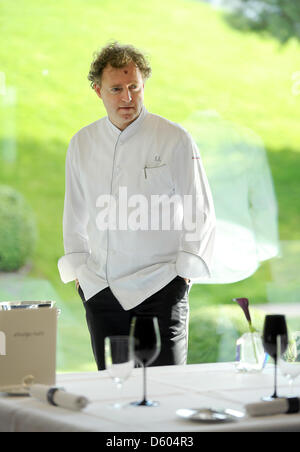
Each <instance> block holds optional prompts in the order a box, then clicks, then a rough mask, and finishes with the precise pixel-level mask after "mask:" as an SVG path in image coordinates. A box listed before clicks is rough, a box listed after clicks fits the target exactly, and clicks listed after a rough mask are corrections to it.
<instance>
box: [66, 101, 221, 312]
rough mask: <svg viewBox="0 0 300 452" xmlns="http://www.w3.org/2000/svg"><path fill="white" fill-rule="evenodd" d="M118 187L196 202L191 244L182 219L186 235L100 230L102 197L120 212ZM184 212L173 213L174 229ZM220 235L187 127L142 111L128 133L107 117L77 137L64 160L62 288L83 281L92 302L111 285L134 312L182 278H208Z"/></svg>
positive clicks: (131, 192) (130, 192)
mask: <svg viewBox="0 0 300 452" xmlns="http://www.w3.org/2000/svg"><path fill="white" fill-rule="evenodd" d="M120 187H122V188H123V189H124V187H125V188H126V190H127V196H128V198H130V197H131V196H134V195H136V194H138V195H139V194H140V195H143V196H144V197H145V198H146V199H150V197H151V195H155V194H156V195H168V196H169V197H170V196H172V195H175V194H178V195H180V197H181V198H182V199H184V195H191V196H192V199H193V203H194V207H195V209H194V213H195V212H197V213H198V217H197V221H198V223H197V224H198V228H197V231H196V234H193V237H192V238H193V240H191V236H189V239H187V237H188V232H190V231H188V227H187V226H186V225H184V222H183V218H181V220H182V226H183V227H181V228H180V229H176V228H174V229H173V228H170V230H163V228H160V229H157V230H154V229H152V228H150V229H148V230H144V229H137V230H132V229H130V228H128V227H127V228H124V227H120V225H119V224H118V225H115V226H116V227H115V228H113V227H109V228H107V229H106V230H105V229H101V228H99V223H98V220H99V207H98V206H99V196H101V195H104V194H107V195H110V196H112V197H113V198H114V200H115V205H116V206H117V207H119V204H120V200H119V195H120V193H121V192H120ZM123 204H124V203H123ZM122 208H124V205H123V207H122ZM171 210H172V209H171ZM129 211H130V212H132V206H131V207H130V206H128V212H127V213H128V215H129V214H130V212H129ZM123 212H124V211H123ZM180 212H181V214H182V209H181V210H180V208H177V209H175V208H174V209H173V211H172V212H171V215H173V217H172V219H171V220H172V221H171V224H172V222H173V221H175V217H176V218H177V220H178V217H179V218H180ZM121 216H122V214H121ZM194 217H195V215H194ZM195 221H196V220H195ZM214 233H215V213H214V207H213V201H212V196H211V192H210V188H209V185H208V181H207V178H206V175H205V172H204V169H203V166H202V162H201V158H200V155H199V151H198V148H197V146H196V144H195V143H194V141H193V140H192V138H191V136H190V135H189V134H188V132H187V131H186V130H185V129H183V128H182V127H181V126H179V125H178V124H176V123H173V122H171V121H168V120H166V119H164V118H162V117H160V116H158V115H154V114H151V113H149V112H148V111H147V110H146V108H145V107H143V109H142V111H141V113H140V115H139V117H138V118H137V119H136V120H135V121H134V122H133V123H131V124H130V125H129V126H128V127H127V128H126V129H125V130H123V131H120V130H119V129H118V128H117V127H115V126H114V125H113V124H112V123H111V121H110V120H109V118H108V117H104V118H101V119H100V120H98V121H96V122H94V123H92V124H90V125H88V126H86V127H84V128H83V129H81V130H80V131H79V132H78V133H76V134H75V135H74V136H73V138H72V139H71V142H70V145H69V148H68V152H67V158H66V191H65V206H64V217H63V236H64V247H65V255H64V256H63V257H61V258H60V259H59V261H58V268H59V272H60V276H61V279H62V281H63V282H64V283H68V282H70V281H72V280H74V279H76V278H77V279H78V280H79V283H80V286H81V288H82V290H83V293H84V295H85V299H86V300H89V299H90V298H91V297H93V296H94V295H95V294H97V293H98V292H100V291H101V290H102V289H104V288H106V287H108V286H109V287H110V289H111V291H112V293H113V294H114V295H115V297H116V298H117V299H118V301H119V302H120V304H121V305H122V307H123V308H124V309H125V310H128V309H132V308H133V307H135V306H137V305H138V304H140V303H141V302H142V301H144V300H145V299H147V298H148V297H150V296H151V295H152V294H154V293H156V292H157V291H158V290H160V289H162V288H163V287H164V286H165V285H167V284H168V283H169V282H170V281H172V279H174V278H175V277H176V276H177V275H180V276H182V277H185V278H190V279H193V278H197V277H200V276H201V277H204V276H205V277H207V278H209V275H210V271H209V266H210V261H211V257H212V252H213V242H214ZM195 236H196V237H195Z"/></svg>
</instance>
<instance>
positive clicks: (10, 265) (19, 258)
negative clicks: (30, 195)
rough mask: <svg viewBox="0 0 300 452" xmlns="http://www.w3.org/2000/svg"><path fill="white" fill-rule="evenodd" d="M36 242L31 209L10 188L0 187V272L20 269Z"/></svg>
mask: <svg viewBox="0 0 300 452" xmlns="http://www.w3.org/2000/svg"><path fill="white" fill-rule="evenodd" d="M35 242H36V225H35V220H34V216H33V212H32V209H31V208H30V206H29V205H28V204H27V202H26V201H25V199H24V198H23V196H22V195H21V194H20V193H18V192H16V191H15V190H14V189H12V188H11V187H7V186H0V271H14V270H18V269H19V268H21V267H22V266H23V265H24V264H25V263H26V261H27V259H28V258H29V257H30V256H31V254H32V252H33V250H34V247H35Z"/></svg>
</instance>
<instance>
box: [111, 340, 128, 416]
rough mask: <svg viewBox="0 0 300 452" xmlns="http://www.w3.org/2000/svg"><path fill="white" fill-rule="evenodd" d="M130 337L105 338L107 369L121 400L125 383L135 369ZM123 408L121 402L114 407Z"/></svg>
mask: <svg viewBox="0 0 300 452" xmlns="http://www.w3.org/2000/svg"><path fill="white" fill-rule="evenodd" d="M130 341H131V339H130V337H129V336H109V337H106V338H105V367H106V369H107V371H108V373H109V375H110V376H111V378H112V379H113V381H114V382H115V384H116V386H117V389H118V391H119V399H120V397H121V390H122V388H123V384H124V382H125V381H126V380H127V378H128V377H129V376H130V374H131V372H132V369H133V368H134V357H133V355H132V348H131V347H130ZM112 406H113V407H114V408H122V407H123V404H122V403H120V401H118V402H116V403H115V404H113V405H112Z"/></svg>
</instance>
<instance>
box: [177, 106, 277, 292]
mask: <svg viewBox="0 0 300 452" xmlns="http://www.w3.org/2000/svg"><path fill="white" fill-rule="evenodd" d="M184 125H185V127H186V128H187V130H188V131H189V132H190V133H191V135H192V136H193V138H194V140H195V141H196V143H197V145H198V147H199V150H200V155H201V156H202V160H203V164H204V167H205V170H206V173H207V176H208V180H209V183H210V186H211V191H212V195H213V199H214V204H215V210H216V218H217V228H216V245H215V252H214V258H213V263H212V278H211V279H209V280H205V281H203V282H205V283H206V284H207V283H211V284H225V283H234V282H237V281H241V280H243V279H245V278H248V277H249V276H251V275H252V274H253V273H255V271H256V270H257V268H258V267H259V264H260V262H262V261H265V260H268V259H271V258H272V257H275V256H277V255H278V253H279V239H278V222H277V203H276V198H275V194H274V188H273V183H272V177H271V173H270V169H269V166H268V162H267V157H266V152H265V149H264V147H263V144H262V142H261V141H260V139H259V138H258V137H257V136H256V135H255V134H254V133H253V132H252V131H251V130H249V129H247V128H245V127H242V126H238V125H236V124H233V123H231V122H230V121H226V120H224V119H222V118H221V117H220V116H219V115H218V114H217V113H216V112H211V111H208V112H201V111H199V112H195V113H194V114H193V115H192V116H191V117H189V118H188V120H187V121H186V122H185V124H184ZM195 282H196V283H197V282H202V281H201V280H200V279H198V280H196V281H195Z"/></svg>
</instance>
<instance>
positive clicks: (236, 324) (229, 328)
mask: <svg viewBox="0 0 300 452" xmlns="http://www.w3.org/2000/svg"><path fill="white" fill-rule="evenodd" d="M251 317H252V323H253V326H254V327H255V328H256V329H257V330H259V331H262V329H263V322H264V318H265V314H264V313H262V312H261V311H259V310H257V309H251ZM248 331H249V330H248V324H247V321H246V319H245V316H244V314H243V311H242V310H241V308H240V307H239V306H238V305H234V306H230V305H223V306H205V307H202V308H199V309H197V310H196V311H194V312H193V315H192V316H191V318H190V326H189V355H188V364H197V363H212V362H227V361H234V360H235V355H236V341H237V339H238V338H239V337H240V336H241V335H242V334H244V333H246V332H248Z"/></svg>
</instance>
